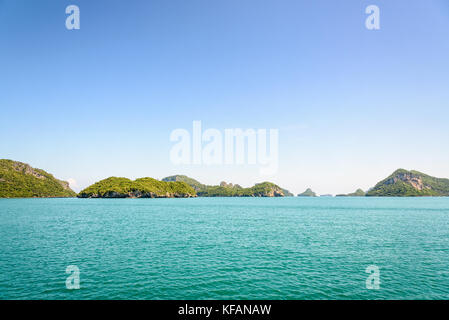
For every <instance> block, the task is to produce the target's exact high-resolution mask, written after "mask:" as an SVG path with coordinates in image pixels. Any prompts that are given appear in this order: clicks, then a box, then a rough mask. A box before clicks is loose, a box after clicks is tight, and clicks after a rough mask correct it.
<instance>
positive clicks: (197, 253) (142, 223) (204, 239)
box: [0, 197, 449, 300]
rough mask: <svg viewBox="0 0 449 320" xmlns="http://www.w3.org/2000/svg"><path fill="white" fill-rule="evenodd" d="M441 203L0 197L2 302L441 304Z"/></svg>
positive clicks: (446, 236) (445, 239)
mask: <svg viewBox="0 0 449 320" xmlns="http://www.w3.org/2000/svg"><path fill="white" fill-rule="evenodd" d="M448 298H449V198H369V197H367V198H365V197H360V198H351V197H348V198H346V197H342V198H331V197H322V198H299V197H288V198H190V199H77V198H67V199H0V299H2V300H6V299H49V300H53V299H102V300H103V299H104V300H109V299H154V300H159V299H164V300H166V299H168V300H171V299H193V300H197V299H212V300H215V299H241V300H247V299H270V300H271V299H274V300H284V299H294V300H297V299H306V300H327V299H331V300H341V299H345V300H346V299H350V300H353V299H357V300H372V299H381V300H383V299H407V300H408V299H431V300H432V299H448Z"/></svg>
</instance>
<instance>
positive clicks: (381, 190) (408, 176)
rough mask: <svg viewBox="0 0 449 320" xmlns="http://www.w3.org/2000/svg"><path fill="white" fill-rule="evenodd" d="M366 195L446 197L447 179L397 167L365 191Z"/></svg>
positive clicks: (448, 186)
mask: <svg viewBox="0 0 449 320" xmlns="http://www.w3.org/2000/svg"><path fill="white" fill-rule="evenodd" d="M366 196H367V197H429V196H432V197H447V196H449V179H442V178H435V177H431V176H429V175H426V174H424V173H421V172H418V171H407V170H405V169H399V170H396V171H395V172H393V174H391V175H390V176H389V177H387V178H386V179H384V180H382V181H381V182H379V183H378V184H376V185H375V186H374V188H372V189H371V190H369V191H368V192H367V193H366Z"/></svg>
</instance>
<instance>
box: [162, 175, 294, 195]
mask: <svg viewBox="0 0 449 320" xmlns="http://www.w3.org/2000/svg"><path fill="white" fill-rule="evenodd" d="M162 181H165V182H173V181H177V182H185V183H187V184H188V185H190V186H191V187H192V188H194V189H195V191H196V193H197V195H198V197H291V196H293V194H292V193H291V192H289V191H288V190H286V189H283V188H281V187H279V186H278V185H276V184H274V183H272V182H262V183H257V184H255V185H254V186H253V187H250V188H243V187H241V186H240V185H238V184H232V183H227V182H225V181H223V182H221V183H220V185H216V186H210V185H205V184H202V183H200V182H199V181H197V180H195V179H193V178H190V177H187V176H185V175H174V176H170V177H166V178H163V179H162Z"/></svg>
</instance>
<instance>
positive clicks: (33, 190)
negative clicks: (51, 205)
mask: <svg viewBox="0 0 449 320" xmlns="http://www.w3.org/2000/svg"><path fill="white" fill-rule="evenodd" d="M75 196H76V193H75V192H74V191H73V190H72V189H70V187H69V183H68V182H67V181H62V180H58V179H56V178H55V177H54V176H53V175H51V174H50V173H48V172H45V171H44V170H41V169H36V168H33V167H31V166H30V165H29V164H26V163H23V162H19V161H13V160H8V159H0V198H65V197H75Z"/></svg>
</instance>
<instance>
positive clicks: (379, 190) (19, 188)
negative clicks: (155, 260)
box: [0, 159, 449, 198]
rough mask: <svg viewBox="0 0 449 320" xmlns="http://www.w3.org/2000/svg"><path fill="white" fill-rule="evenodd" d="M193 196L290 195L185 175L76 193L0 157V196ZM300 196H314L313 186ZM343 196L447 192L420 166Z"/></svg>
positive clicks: (445, 182)
mask: <svg viewBox="0 0 449 320" xmlns="http://www.w3.org/2000/svg"><path fill="white" fill-rule="evenodd" d="M75 196H77V197H79V198H191V197H291V196H293V194H292V193H291V192H289V191H288V190H286V189H284V188H281V187H280V186H278V185H276V184H274V183H272V182H262V183H258V184H255V185H254V186H253V187H249V188H243V187H241V186H240V185H238V184H232V183H227V182H221V183H220V185H215V186H214V185H205V184H202V183H201V182H199V181H197V180H195V179H193V178H190V177H187V176H185V175H175V176H170V177H166V178H164V179H162V180H156V179H153V178H148V177H147V178H140V179H136V180H134V181H133V180H130V179H127V178H119V177H109V178H107V179H103V180H101V181H98V182H96V183H94V184H93V185H91V186H89V187H87V188H85V189H84V190H82V191H81V192H80V193H79V194H76V193H75V192H74V191H73V190H72V189H70V187H69V184H68V182H66V181H62V180H58V179H56V178H55V177H53V175H51V174H49V173H47V172H45V171H44V170H41V169H35V168H32V167H31V166H30V165H28V164H26V163H22V162H18V161H12V160H5V159H3V160H0V198H50V197H75ZM298 196H299V197H316V196H317V195H316V193H315V192H313V191H312V189H310V188H309V189H307V190H306V191H305V192H303V193H301V194H298ZM337 196H341V197H343V196H345V197H365V196H366V197H423V196H434V197H445V196H449V179H443V178H435V177H431V176H429V175H426V174H424V173H421V172H418V171H407V170H404V169H399V170H396V171H395V172H394V173H393V174H391V175H390V176H388V177H387V178H386V179H384V180H382V181H380V182H379V183H377V184H376V185H375V186H374V187H373V188H371V189H370V190H368V192H366V193H365V192H364V191H363V190H361V189H358V190H357V191H356V192H354V193H350V194H340V195H337Z"/></svg>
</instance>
